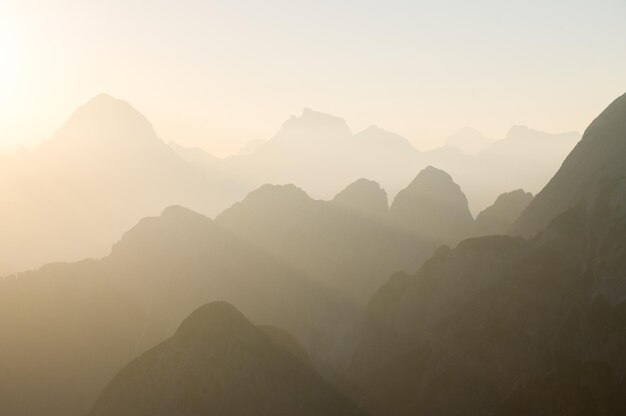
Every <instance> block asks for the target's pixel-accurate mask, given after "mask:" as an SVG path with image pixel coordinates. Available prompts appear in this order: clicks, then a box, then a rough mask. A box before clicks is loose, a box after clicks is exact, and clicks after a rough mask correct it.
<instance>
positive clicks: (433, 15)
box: [0, 0, 626, 156]
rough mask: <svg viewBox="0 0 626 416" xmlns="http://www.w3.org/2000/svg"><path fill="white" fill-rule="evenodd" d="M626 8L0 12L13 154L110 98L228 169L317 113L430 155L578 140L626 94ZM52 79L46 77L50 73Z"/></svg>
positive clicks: (529, 5)
mask: <svg viewBox="0 0 626 416" xmlns="http://www.w3.org/2000/svg"><path fill="white" fill-rule="evenodd" d="M625 14H626V3H624V2H623V1H620V0H601V1H598V2H595V3H594V5H593V7H590V5H589V2H587V1H576V0H575V1H561V0H558V1H551V2H547V3H546V2H544V1H536V0H531V1H526V2H515V3H511V2H501V1H486V0H481V1H477V2H471V3H468V2H466V1H460V0H459V1H441V2H430V1H389V2H384V3H381V2H373V1H365V2H354V1H344V2H339V3H338V2H331V1H318V2H312V3H304V2H292V1H280V0H279V1H275V0H269V1H264V2H251V1H185V2H183V3H181V2H174V1H160V0H159V1H143V0H142V1H133V2H125V1H118V0H112V1H107V2H95V1H72V0H56V1H52V2H50V1H39V0H34V1H32V0H24V1H11V0H4V1H3V2H1V3H0V53H2V69H0V109H1V110H2V111H1V115H0V147H2V146H5V147H6V146H12V145H16V144H17V145H32V144H35V143H38V142H40V141H42V140H44V139H48V138H50V137H51V135H52V133H53V132H54V131H55V130H56V129H57V128H58V127H59V125H60V124H61V123H62V122H63V121H64V120H65V119H66V118H67V117H68V116H69V115H70V114H71V112H72V111H73V110H74V108H75V107H76V106H77V104H78V103H82V102H84V101H86V100H87V99H89V98H90V97H91V96H93V95H96V94H98V93H102V92H106V93H109V94H112V95H114V96H116V97H119V98H123V99H125V100H127V101H129V102H131V103H132V104H133V105H134V106H136V107H137V108H138V109H139V110H140V111H141V112H142V113H143V114H145V115H146V117H148V119H150V120H151V122H152V123H153V125H154V127H155V129H156V131H157V132H158V134H159V136H160V137H162V138H163V139H165V140H167V141H169V140H176V141H177V142H180V143H181V144H184V145H188V146H194V147H201V148H203V149H205V150H207V151H209V152H211V153H213V154H215V155H218V156H225V155H229V154H233V153H237V152H238V151H239V149H240V148H241V147H242V146H243V145H244V144H245V143H247V142H248V141H252V140H259V139H268V138H270V137H271V136H272V135H273V134H274V133H275V131H276V130H277V126H279V125H280V123H282V122H283V121H284V120H285V119H286V118H288V117H289V116H290V115H292V114H297V113H299V112H300V111H301V110H302V108H304V107H310V108H313V109H315V110H318V111H323V112H327V113H331V114H335V115H337V116H340V117H343V118H345V119H346V120H347V122H348V123H349V124H350V126H351V127H352V128H353V129H354V130H356V131H359V130H362V129H365V128H366V127H368V126H369V125H370V124H374V125H377V126H379V127H382V128H385V129H388V130H391V131H393V132H395V133H397V134H400V135H401V136H404V137H406V138H407V139H408V140H409V141H410V142H411V143H412V144H413V145H414V146H415V147H417V148H418V149H420V150H423V149H430V148H433V147H435V146H437V145H440V144H442V143H443V141H444V139H445V138H446V137H448V136H449V135H451V134H453V133H454V132H455V131H456V130H458V129H461V128H463V127H467V126H470V127H473V128H475V129H477V130H478V131H480V132H481V133H483V134H484V135H485V136H486V137H489V138H492V139H497V138H501V137H504V135H505V134H506V132H507V131H508V129H509V127H510V126H512V125H527V126H531V127H533V128H536V129H539V130H542V131H547V132H551V133H558V132H564V131H572V130H574V131H580V132H582V130H583V129H584V128H585V127H586V126H587V124H588V123H589V122H590V121H591V120H592V119H593V117H594V114H595V112H596V109H597V108H598V107H600V106H602V105H603V103H605V102H607V101H608V100H610V99H611V98H612V97H613V96H614V95H615V90H616V89H617V90H622V89H626V75H625V74H626V55H625V54H624V53H623V50H624V42H625V41H624V39H626V27H625V26H624V24H623V19H624V15H625ZM44 68H45V70H43V69H44Z"/></svg>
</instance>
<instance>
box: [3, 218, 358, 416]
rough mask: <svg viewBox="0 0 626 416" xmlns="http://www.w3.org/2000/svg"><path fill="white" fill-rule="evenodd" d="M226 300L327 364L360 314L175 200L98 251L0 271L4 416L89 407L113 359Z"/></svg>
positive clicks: (68, 414) (119, 361)
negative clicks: (13, 272) (105, 251)
mask: <svg viewBox="0 0 626 416" xmlns="http://www.w3.org/2000/svg"><path fill="white" fill-rule="evenodd" d="M220 299H221V300H226V301H228V302H232V303H236V304H238V305H240V308H241V310H242V311H243V312H244V313H245V314H246V315H248V316H250V317H254V319H255V321H257V322H259V323H263V324H269V325H275V326H278V327H280V328H285V329H286V330H288V331H289V333H290V334H293V335H294V337H296V339H297V341H298V343H299V344H301V345H302V346H303V348H305V349H306V352H307V355H308V356H309V357H310V359H311V361H312V363H313V365H314V366H315V367H316V368H318V369H320V370H322V371H328V369H329V368H333V367H334V365H335V363H336V362H337V361H340V360H345V358H344V357H345V356H346V355H347V354H348V353H349V350H346V345H347V344H348V342H347V341H346V339H345V336H346V334H348V333H349V331H348V328H351V327H352V326H353V325H354V321H355V320H356V319H357V315H356V312H355V311H354V310H353V309H352V307H351V305H350V304H349V303H348V302H346V301H344V300H342V299H341V298H340V297H339V296H338V295H337V294H336V293H334V292H333V291H331V290H328V289H327V288H324V287H323V286H322V285H320V284H319V283H318V282H316V281H314V280H313V279H311V278H310V277H309V276H307V275H306V274H305V273H303V272H301V271H298V270H296V269H294V268H293V267H290V266H287V265H285V264H283V263H281V262H280V261H278V260H277V259H275V258H274V257H272V256H270V255H267V254H266V253H264V252H263V251H261V250H259V249H257V248H255V247H254V246H252V245H250V244H248V243H245V242H243V241H241V240H240V239H239V238H237V237H235V236H233V235H232V234H231V233H230V232H228V231H226V230H224V229H223V228H222V227H221V226H219V225H218V224H216V223H215V222H214V221H212V220H210V219H209V218H207V217H204V216H202V215H200V214H197V213H195V212H192V211H190V210H187V209H185V208H181V207H171V208H168V209H166V210H165V211H164V212H163V213H162V214H161V215H160V216H159V217H151V218H145V219H143V220H142V221H140V222H139V223H138V224H137V225H136V226H135V227H133V228H132V229H131V230H129V231H128V232H127V233H126V234H125V235H124V237H123V238H122V239H121V240H120V241H119V242H118V243H117V244H116V245H115V246H114V247H113V249H112V251H111V254H110V255H109V256H107V257H106V258H104V259H102V260H100V261H93V260H90V261H84V262H80V263H71V264H57V265H50V266H46V267H44V268H42V269H40V270H37V271H32V272H28V273H23V274H19V275H17V276H15V277H13V278H8V279H2V280H0V338H1V339H2V347H1V348H0V414H7V415H9V414H10V415H23V416H30V415H33V416H35V415H41V414H46V415H50V416H57V415H58V416H73V415H84V414H85V413H86V412H87V411H88V410H89V408H90V407H91V406H92V404H93V400H94V399H95V397H96V394H97V393H98V392H99V391H101V390H102V388H103V387H104V384H105V383H106V382H107V381H108V380H109V379H110V378H111V377H112V376H113V374H114V372H115V371H116V370H117V369H119V368H121V366H122V365H124V364H125V363H127V362H128V361H130V360H131V359H132V358H133V357H135V356H137V355H138V354H140V353H141V352H143V351H145V350H146V349H147V348H151V347H153V346H154V345H156V344H157V343H159V342H161V341H163V340H164V339H165V338H167V337H168V336H170V335H171V334H172V333H173V331H174V330H175V328H176V327H177V325H178V324H179V323H180V321H181V320H182V319H183V318H184V317H185V316H187V315H188V314H189V313H190V312H191V311H193V310H194V309H195V308H197V307H198V306H200V305H202V304H204V303H207V302H210V301H214V300H220Z"/></svg>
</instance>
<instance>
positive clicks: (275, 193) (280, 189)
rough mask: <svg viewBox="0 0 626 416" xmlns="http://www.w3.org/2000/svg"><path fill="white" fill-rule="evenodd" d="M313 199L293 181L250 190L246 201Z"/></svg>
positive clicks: (304, 200) (305, 200) (306, 200)
mask: <svg viewBox="0 0 626 416" xmlns="http://www.w3.org/2000/svg"><path fill="white" fill-rule="evenodd" d="M246 200H248V201H266V202H274V201H294V202H295V201H303V202H308V201H311V200H312V199H311V197H310V196H309V195H308V194H307V193H306V192H304V190H302V189H301V188H298V187H297V186H296V185H294V184H292V183H288V184H285V185H273V184H265V185H262V186H261V187H259V188H257V189H256V190H254V191H252V192H250V193H249V194H248V195H247V196H246V198H245V199H244V201H246Z"/></svg>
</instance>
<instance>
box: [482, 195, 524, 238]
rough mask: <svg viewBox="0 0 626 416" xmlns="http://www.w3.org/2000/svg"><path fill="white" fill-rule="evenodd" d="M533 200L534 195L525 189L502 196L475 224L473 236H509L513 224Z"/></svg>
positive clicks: (484, 211) (483, 212) (486, 209)
mask: <svg viewBox="0 0 626 416" xmlns="http://www.w3.org/2000/svg"><path fill="white" fill-rule="evenodd" d="M532 200H533V194H531V193H530V192H525V191H524V190H523V189H517V190H515V191H511V192H507V193H504V194H502V195H500V196H499V197H498V198H497V199H496V201H495V202H494V203H493V205H491V206H489V207H487V208H485V209H484V210H483V211H482V212H481V213H480V214H478V216H477V217H476V221H475V222H474V231H473V232H472V235H473V236H474V237H478V236H481V235H493V234H507V233H508V231H509V229H510V228H511V226H512V225H513V223H514V222H515V221H516V220H517V218H518V217H519V216H520V214H521V213H522V211H524V209H526V207H527V206H528V204H530V202H531V201H532Z"/></svg>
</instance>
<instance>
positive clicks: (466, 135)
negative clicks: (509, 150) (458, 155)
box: [445, 127, 493, 155]
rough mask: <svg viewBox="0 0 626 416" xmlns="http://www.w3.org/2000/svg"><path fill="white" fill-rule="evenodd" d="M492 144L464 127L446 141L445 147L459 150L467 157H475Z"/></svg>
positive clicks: (491, 141) (478, 133) (477, 133)
mask: <svg viewBox="0 0 626 416" xmlns="http://www.w3.org/2000/svg"><path fill="white" fill-rule="evenodd" d="M492 144H493V140H490V139H488V138H486V137H485V136H483V135H482V134H481V133H480V132H479V131H477V130H474V129H473V128H471V127H465V128H463V129H461V130H459V131H457V132H456V133H454V134H453V135H451V136H450V137H448V138H447V139H446V142H445V145H446V146H450V147H454V148H457V149H459V150H460V151H462V152H464V153H467V154H468V155H476V154H478V153H480V152H481V151H483V150H485V149H487V148H488V147H489V146H490V145H492Z"/></svg>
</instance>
